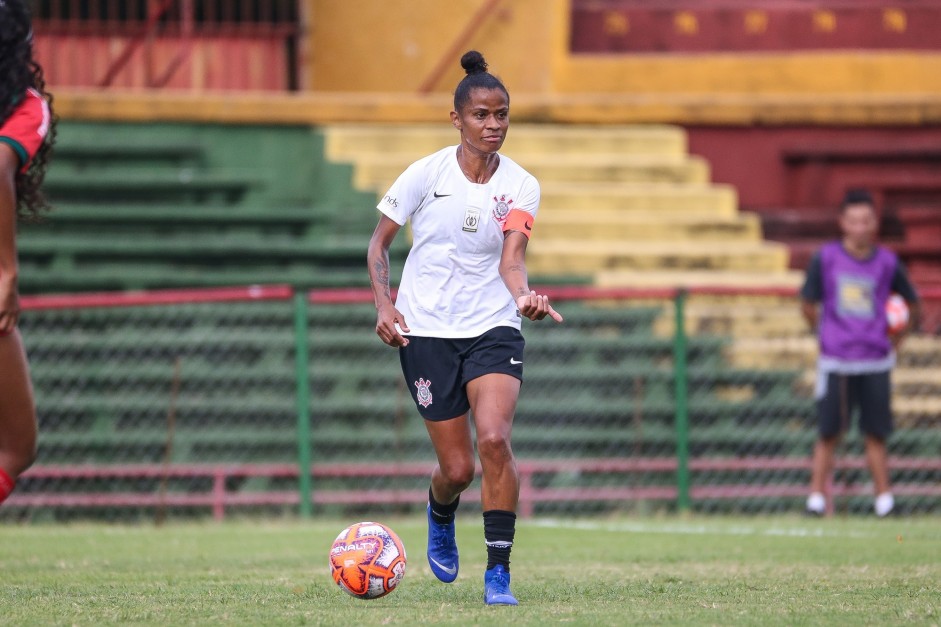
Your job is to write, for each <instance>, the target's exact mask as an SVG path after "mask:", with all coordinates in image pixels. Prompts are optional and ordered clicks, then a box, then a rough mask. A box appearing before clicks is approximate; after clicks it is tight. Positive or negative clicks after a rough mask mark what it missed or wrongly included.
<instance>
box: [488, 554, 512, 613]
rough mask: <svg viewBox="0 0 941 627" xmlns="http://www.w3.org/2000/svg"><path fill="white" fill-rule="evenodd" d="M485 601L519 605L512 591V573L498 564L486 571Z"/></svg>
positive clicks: (495, 603) (492, 603)
mask: <svg viewBox="0 0 941 627" xmlns="http://www.w3.org/2000/svg"><path fill="white" fill-rule="evenodd" d="M484 603H486V604H487V605H519V601H517V600H516V597H515V596H513V593H512V592H510V573H508V572H507V571H506V568H504V567H503V566H501V565H500V564H497V565H496V566H494V567H493V568H491V569H490V570H486V571H484Z"/></svg>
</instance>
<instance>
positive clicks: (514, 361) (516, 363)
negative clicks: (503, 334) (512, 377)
mask: <svg viewBox="0 0 941 627" xmlns="http://www.w3.org/2000/svg"><path fill="white" fill-rule="evenodd" d="M510 363H511V364H513V365H514V366H518V365H520V364H521V363H523V362H521V361H516V360H515V359H513V358H512V357H510Z"/></svg>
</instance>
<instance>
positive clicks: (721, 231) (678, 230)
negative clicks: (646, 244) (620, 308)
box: [535, 211, 761, 241]
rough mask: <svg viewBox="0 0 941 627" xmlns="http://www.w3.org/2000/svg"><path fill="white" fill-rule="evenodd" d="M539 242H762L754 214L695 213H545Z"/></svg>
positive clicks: (539, 221)
mask: <svg viewBox="0 0 941 627" xmlns="http://www.w3.org/2000/svg"><path fill="white" fill-rule="evenodd" d="M536 229H537V230H536V231H535V237H537V238H538V239H581V240H584V239H599V240H600V239H617V240H622V241H627V240H643V241H651V240H661V241H668V240H675V241H682V240H695V241H706V240H736V241H738V240H745V241H748V240H751V241H757V240H760V239H761V221H760V219H759V218H758V216H757V215H755V214H749V213H744V214H738V215H735V216H732V217H715V218H713V217H709V216H703V215H702V214H698V213H669V214H667V213H665V212H662V211H661V212H622V213H612V212H604V211H601V212H599V211H584V212H580V211H579V212H576V211H567V212H564V213H562V212H558V211H556V212H553V211H545V212H542V213H540V214H539V217H538V219H537V227H536Z"/></svg>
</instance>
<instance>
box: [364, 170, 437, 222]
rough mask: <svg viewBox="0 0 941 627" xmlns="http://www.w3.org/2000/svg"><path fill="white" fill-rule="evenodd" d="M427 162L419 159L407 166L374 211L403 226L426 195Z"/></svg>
mask: <svg viewBox="0 0 941 627" xmlns="http://www.w3.org/2000/svg"><path fill="white" fill-rule="evenodd" d="M427 162H428V159H427V158H425V159H420V160H418V161H416V162H415V163H413V164H412V165H410V166H408V168H406V169H405V171H404V172H402V174H401V175H399V178H398V179H396V181H395V183H393V184H392V187H390V188H389V191H388V192H386V195H385V196H383V197H382V200H380V201H379V204H378V205H376V209H378V210H379V211H381V212H382V213H383V214H385V215H386V216H388V217H389V219H390V220H392V221H393V222H395V223H396V224H398V225H399V226H404V225H405V223H406V222H407V221H408V219H409V217H411V215H412V214H413V213H415V211H416V210H417V209H418V208H419V207H420V206H421V203H422V200H423V199H424V198H425V196H427V195H428V191H427V190H426V189H425V187H426V186H427V185H428V182H427V176H426V173H425V169H426V165H427Z"/></svg>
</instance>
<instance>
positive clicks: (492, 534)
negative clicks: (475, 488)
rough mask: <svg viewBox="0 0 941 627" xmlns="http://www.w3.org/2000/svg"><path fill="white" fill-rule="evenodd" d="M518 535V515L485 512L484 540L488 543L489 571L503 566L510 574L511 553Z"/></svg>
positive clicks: (501, 511) (503, 511)
mask: <svg viewBox="0 0 941 627" xmlns="http://www.w3.org/2000/svg"><path fill="white" fill-rule="evenodd" d="M515 535H516V514H514V513H513V512H508V511H506V510H502V509H491V510H487V511H486V512H484V540H486V542H487V570H490V569H491V568H493V567H494V566H496V565H498V564H499V565H501V566H503V567H504V568H505V569H506V572H510V551H511V550H513V536H515Z"/></svg>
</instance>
